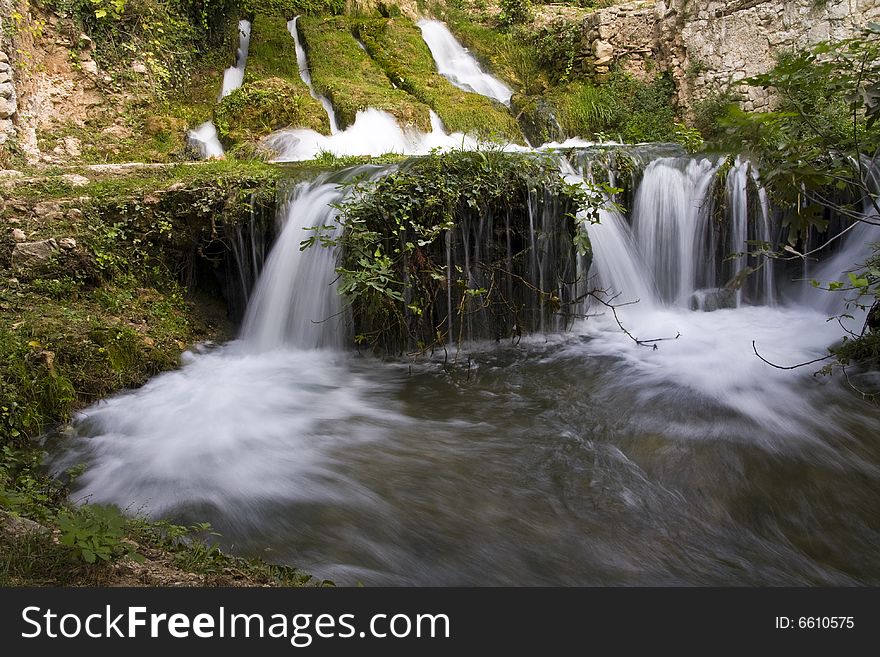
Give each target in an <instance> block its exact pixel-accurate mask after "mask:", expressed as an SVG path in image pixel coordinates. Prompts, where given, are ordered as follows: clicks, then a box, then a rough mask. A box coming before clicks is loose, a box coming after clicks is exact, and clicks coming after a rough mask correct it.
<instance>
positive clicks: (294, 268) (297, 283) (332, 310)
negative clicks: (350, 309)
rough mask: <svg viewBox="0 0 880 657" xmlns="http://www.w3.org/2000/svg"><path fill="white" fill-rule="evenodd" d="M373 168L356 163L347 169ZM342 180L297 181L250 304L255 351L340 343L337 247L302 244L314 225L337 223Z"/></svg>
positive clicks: (247, 325)
mask: <svg viewBox="0 0 880 657" xmlns="http://www.w3.org/2000/svg"><path fill="white" fill-rule="evenodd" d="M370 170H372V168H368V167H357V168H355V169H352V170H348V171H347V172H346V175H347V176H348V175H358V174H363V173H366V172H368V171H370ZM339 182H340V181H339V180H338V179H336V178H331V177H330V175H329V174H325V175H323V176H321V177H319V178H317V179H316V180H314V181H311V182H303V183H299V184H298V185H296V187H295V188H294V189H293V191H292V193H291V194H290V197H289V199H288V201H287V202H286V203H285V204H283V206H282V210H281V212H280V218H281V232H280V235H279V236H278V239H277V240H276V242H275V245H274V246H273V248H272V252H271V253H270V255H269V258H268V260H267V261H266V264H265V267H264V268H263V271H262V274H261V275H260V279H259V282H258V283H257V287H256V288H255V290H254V292H253V295H252V297H251V301H250V303H249V304H248V308H247V314H246V315H245V318H244V323H243V326H242V334H241V335H242V340H243V341H244V342H245V343H246V344H247V345H248V346H249V347H250V348H252V349H254V350H255V351H259V352H263V351H268V350H271V349H278V348H281V347H285V346H286V347H297V348H302V349H316V348H319V347H335V348H342V346H343V343H344V339H343V330H342V321H341V308H342V303H341V299H340V298H339V295H338V294H337V293H336V257H337V255H336V253H335V251H334V250H333V249H329V248H321V247H320V246H315V247H313V248H307V249H301V248H300V244H301V243H302V242H303V240H306V239H308V238H309V237H310V236H311V235H312V234H313V233H312V231H311V230H310V229H312V228H317V227H321V226H336V225H337V224H336V222H335V219H336V214H337V210H336V209H335V207H334V205H336V204H338V203H339V202H340V201H342V200H343V198H344V196H345V190H344V189H342V188H340V186H339V184H338V183H339Z"/></svg>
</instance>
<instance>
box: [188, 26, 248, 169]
mask: <svg viewBox="0 0 880 657" xmlns="http://www.w3.org/2000/svg"><path fill="white" fill-rule="evenodd" d="M238 37H239V41H238V49H237V50H236V52H235V64H234V65H233V66H230V67H229V68H227V69H226V70H225V71H223V87H222V88H221V90H220V100H222V99H223V98H224V97H226V96H228V95H229V94H231V93H232V92H233V91H235V90H236V89H238V88H239V87H240V86H241V84H242V82H243V81H244V69H245V65H246V64H247V56H248V49H249V48H250V43H251V23H250V21H246V20H241V21H239V22H238ZM187 140H188V141H189V143H190V145H191V146H192V147H193V148H195V149H196V150H197V151H198V152H199V155H201V157H202V159H203V160H211V159H218V158H222V157H223V156H224V154H225V152H224V150H223V144H221V143H220V138H219V136H218V135H217V127H216V126H215V125H214V122H213V121H205V122H204V123H202V124H201V125H200V126H199V127H197V128H196V129H194V130H190V131H189V132H187Z"/></svg>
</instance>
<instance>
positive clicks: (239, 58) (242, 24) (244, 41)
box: [220, 20, 251, 99]
mask: <svg viewBox="0 0 880 657" xmlns="http://www.w3.org/2000/svg"><path fill="white" fill-rule="evenodd" d="M250 45H251V23H250V21H247V20H241V21H239V22H238V50H236V51H235V64H233V65H232V66H230V67H229V68H227V69H226V70H225V71H223V88H222V89H221V90H220V98H221V99H223V98H225V97H226V96H228V95H229V94H231V93H232V92H233V91H235V90H236V89H238V88H239V87H240V86H241V84H242V82H244V68H245V66H246V65H247V57H248V50H249V49H250Z"/></svg>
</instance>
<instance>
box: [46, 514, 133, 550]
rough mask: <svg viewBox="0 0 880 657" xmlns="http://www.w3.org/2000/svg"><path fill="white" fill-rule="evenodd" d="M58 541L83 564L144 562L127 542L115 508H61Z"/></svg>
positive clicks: (122, 524)
mask: <svg viewBox="0 0 880 657" xmlns="http://www.w3.org/2000/svg"><path fill="white" fill-rule="evenodd" d="M56 522H57V524H58V528H59V529H60V530H61V537H60V542H61V544H62V545H67V546H69V547H70V548H72V549H73V550H74V551H75V552H76V554H77V555H78V556H79V557H80V558H81V559H82V560H83V561H85V562H86V563H95V562H96V561H98V560H100V561H111V560H116V559H119V558H122V557H128V558H131V559H134V560H135V561H143V557H142V556H141V555H139V554H137V553H136V552H135V551H134V549H133V546H132V545H131V544H130V543H129V542H128V541H127V540H126V537H127V531H126V519H125V516H123V515H122V514H121V513H120V512H119V509H117V508H116V507H115V506H101V505H97V504H87V505H84V506H81V507H78V508H76V509H62V510H61V511H59V512H58V516H57V518H56Z"/></svg>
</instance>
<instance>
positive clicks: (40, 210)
mask: <svg viewBox="0 0 880 657" xmlns="http://www.w3.org/2000/svg"><path fill="white" fill-rule="evenodd" d="M60 211H61V206H60V205H59V204H58V203H55V202H54V201H43V202H42V203H37V204H36V205H35V206H34V214H35V215H37V216H38V217H46V216H47V215H50V214H55V213H56V212H60Z"/></svg>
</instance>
